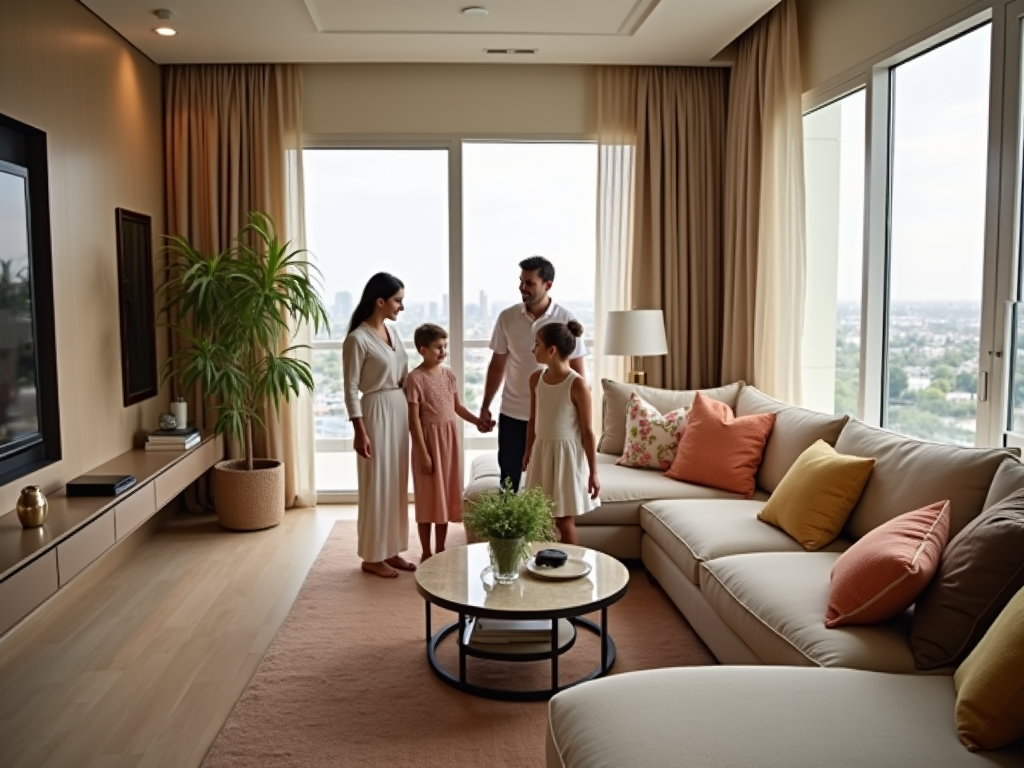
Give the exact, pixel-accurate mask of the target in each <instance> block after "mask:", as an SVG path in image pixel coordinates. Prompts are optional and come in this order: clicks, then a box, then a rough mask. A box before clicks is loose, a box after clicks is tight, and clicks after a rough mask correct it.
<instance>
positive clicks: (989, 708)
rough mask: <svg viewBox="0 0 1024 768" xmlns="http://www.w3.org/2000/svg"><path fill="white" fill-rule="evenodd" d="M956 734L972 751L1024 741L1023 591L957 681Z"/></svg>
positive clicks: (979, 645)
mask: <svg viewBox="0 0 1024 768" xmlns="http://www.w3.org/2000/svg"><path fill="white" fill-rule="evenodd" d="M953 680H954V684H955V685H956V692H957V696H956V729H957V732H958V733H959V734H960V740H961V741H962V742H963V743H964V744H966V745H967V747H968V748H969V749H971V750H972V751H976V750H979V749H1001V748H1002V747H1005V746H1007V745H1009V744H1011V743H1013V742H1014V741H1016V740H1017V739H1019V738H1021V737H1024V590H1022V591H1020V592H1018V593H1017V594H1016V595H1015V596H1014V597H1013V599H1012V600H1010V602H1009V604H1008V605H1007V606H1006V608H1005V609H1003V612H1002V613H1000V614H999V617H998V618H997V619H996V620H995V623H994V624H993V625H992V627H991V628H990V629H989V631H988V632H986V633H985V636H984V637H983V638H981V642H980V643H978V646H977V647H976V648H975V649H974V650H973V651H971V655H970V656H968V657H967V659H966V660H965V661H964V663H963V664H961V665H960V668H959V669H958V670H957V671H956V674H955V675H954V676H953Z"/></svg>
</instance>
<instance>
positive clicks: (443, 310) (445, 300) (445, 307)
mask: <svg viewBox="0 0 1024 768" xmlns="http://www.w3.org/2000/svg"><path fill="white" fill-rule="evenodd" d="M441 317H448V294H447V293H446V294H444V295H443V296H442V297H441Z"/></svg>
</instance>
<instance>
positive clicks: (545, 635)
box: [468, 619, 551, 644]
mask: <svg viewBox="0 0 1024 768" xmlns="http://www.w3.org/2000/svg"><path fill="white" fill-rule="evenodd" d="M468 629H469V635H470V637H469V638H468V642H473V643H487V644H491V643H495V644H498V643H543V642H547V641H549V640H550V639H551V622H550V621H548V620H544V619H541V620H536V621H529V620H512V619H476V620H475V621H474V622H473V624H472V626H470V627H468Z"/></svg>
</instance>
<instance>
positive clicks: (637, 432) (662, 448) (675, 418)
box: [615, 392, 688, 471]
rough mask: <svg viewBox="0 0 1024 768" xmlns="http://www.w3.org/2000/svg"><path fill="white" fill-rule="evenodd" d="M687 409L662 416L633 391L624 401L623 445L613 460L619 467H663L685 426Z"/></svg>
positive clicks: (677, 443)
mask: <svg viewBox="0 0 1024 768" xmlns="http://www.w3.org/2000/svg"><path fill="white" fill-rule="evenodd" d="M687 410H688V409H687V408H679V409H678V410H675V411H672V412H671V413H666V414H665V415H662V414H661V412H660V411H658V409H657V408H655V407H654V406H653V405H651V404H650V403H648V402H647V401H646V400H644V399H643V398H642V397H640V396H639V395H638V394H637V393H636V392H633V393H631V394H630V396H629V402H628V403H627V404H626V446H625V449H624V450H623V451H622V456H621V457H620V458H619V459H618V460H617V461H616V462H615V463H616V464H619V465H621V466H623V467H641V468H644V469H660V470H663V471H664V470H667V469H668V468H669V467H671V466H672V459H674V458H675V455H676V448H678V447H679V438H681V437H682V436H683V430H684V429H685V428H686V411H687Z"/></svg>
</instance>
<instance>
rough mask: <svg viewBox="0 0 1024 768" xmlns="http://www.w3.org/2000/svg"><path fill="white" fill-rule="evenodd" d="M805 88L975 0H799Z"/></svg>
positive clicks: (798, 10)
mask: <svg viewBox="0 0 1024 768" xmlns="http://www.w3.org/2000/svg"><path fill="white" fill-rule="evenodd" d="M796 4H797V16H798V19H799V24H800V58H801V66H802V69H803V81H804V91H810V90H813V89H814V88H817V87H818V86H820V85H823V84H825V83H827V82H828V81H829V80H831V79H832V78H834V77H836V76H837V75H841V74H843V73H844V72H846V70H848V69H850V68H851V67H855V66H856V65H858V64H860V63H861V62H863V61H866V60H868V59H870V58H872V57H874V56H877V55H878V54H879V53H882V52H883V51H885V50H886V49H888V48H890V47H892V46H895V45H898V44H899V43H900V42H902V41H904V40H906V39H907V38H908V37H911V36H913V35H915V34H918V33H920V32H923V31H924V30H926V29H928V28H929V27H931V26H932V25H933V24H938V23H939V22H941V21H943V20H944V19H947V18H948V17H950V16H952V15H953V14H955V13H957V12H959V11H962V10H964V9H965V8H969V7H970V6H972V5H974V4H975V0H797V3H796Z"/></svg>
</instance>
